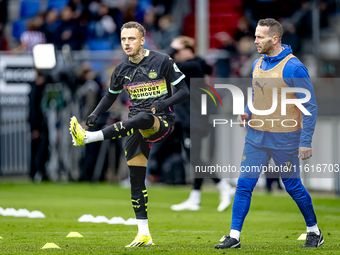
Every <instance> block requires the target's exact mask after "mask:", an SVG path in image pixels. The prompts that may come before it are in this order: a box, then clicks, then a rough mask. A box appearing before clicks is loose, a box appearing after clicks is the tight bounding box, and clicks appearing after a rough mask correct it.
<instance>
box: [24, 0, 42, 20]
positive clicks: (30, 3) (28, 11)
mask: <svg viewBox="0 0 340 255" xmlns="http://www.w3.org/2000/svg"><path fill="white" fill-rule="evenodd" d="M39 11H40V0H23V1H21V3H20V18H21V19H27V18H32V17H34V16H35V15H37V14H38V13H39Z"/></svg>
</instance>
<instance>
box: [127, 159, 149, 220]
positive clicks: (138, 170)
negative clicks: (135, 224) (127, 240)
mask: <svg viewBox="0 0 340 255" xmlns="http://www.w3.org/2000/svg"><path fill="white" fill-rule="evenodd" d="M129 169H130V183H131V201H132V207H133V209H134V210H135V214H136V219H147V218H148V213H147V206H148V193H147V191H146V187H145V175H146V167H145V166H129Z"/></svg>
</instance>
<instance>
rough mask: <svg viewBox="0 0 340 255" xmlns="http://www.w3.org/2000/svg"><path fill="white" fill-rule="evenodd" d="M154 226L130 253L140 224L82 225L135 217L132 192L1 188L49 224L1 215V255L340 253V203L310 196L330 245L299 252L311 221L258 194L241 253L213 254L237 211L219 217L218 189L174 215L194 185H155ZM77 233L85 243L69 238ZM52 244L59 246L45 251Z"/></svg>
mask: <svg viewBox="0 0 340 255" xmlns="http://www.w3.org/2000/svg"><path fill="white" fill-rule="evenodd" d="M148 194H149V207H148V211H149V226H150V231H151V235H152V238H153V241H154V243H155V244H156V245H155V246H152V247H142V248H137V249H131V248H130V249H128V248H125V247H124V246H125V245H127V244H129V243H130V242H131V241H132V240H133V239H134V237H135V235H136V233H137V226H126V225H109V224H107V223H97V224H96V223H79V222H78V221H77V219H78V218H79V217H80V216H81V215H83V214H92V215H93V216H97V215H104V216H106V217H107V218H109V219H110V218H112V217H114V216H120V217H123V218H124V219H125V220H126V219H128V218H133V217H134V213H133V209H132V206H131V204H130V191H129V189H123V188H121V187H119V186H116V185H111V184H106V183H103V184H88V183H71V184H53V183H42V184H39V185H36V184H31V183H24V184H3V183H1V184H0V206H1V207H2V208H8V207H13V208H15V209H19V208H26V209H28V210H29V211H33V210H39V211H41V212H42V213H44V214H45V215H46V218H45V219H29V218H16V217H11V216H0V236H1V237H2V239H0V254H50V253H52V254H136V253H138V254H339V253H340V250H339V248H340V200H339V199H337V198H335V197H334V196H332V195H318V194H312V199H313V203H314V206H315V211H316V214H317V217H318V224H319V227H320V228H321V230H322V231H323V234H324V238H325V243H324V244H323V245H322V246H321V247H319V248H317V249H307V250H306V249H301V248H300V246H301V245H303V243H304V241H300V240H297V238H298V237H299V236H300V234H302V233H304V232H305V224H304V220H303V218H302V215H301V214H300V212H299V210H298V208H297V206H296V204H295V203H294V201H293V200H292V199H291V198H290V197H289V196H288V195H287V194H286V193H278V194H273V195H267V194H264V193H261V192H254V194H253V199H252V204H251V207H250V212H249V214H248V216H247V218H246V221H245V224H244V228H243V232H242V234H241V245H242V249H240V250H215V249H214V246H215V244H217V243H219V239H220V238H221V237H222V236H223V235H224V234H228V233H229V227H230V222H231V208H228V209H227V210H226V211H224V212H221V213H220V212H217V210H216V208H217V206H218V202H219V201H218V192H217V190H216V189H213V188H205V189H203V194H202V207H201V210H200V211H197V212H188V211H185V212H173V211H171V210H170V205H171V204H174V203H179V202H182V201H183V200H185V199H186V198H187V197H188V194H189V187H169V186H151V187H149V188H148ZM71 231H77V232H79V233H80V234H82V235H83V236H84V237H83V238H66V236H67V234H68V233H69V232H71ZM46 243H55V244H57V245H58V246H59V247H60V249H48V250H42V249H41V247H43V246H44V245H45V244H46Z"/></svg>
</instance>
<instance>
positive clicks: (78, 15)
mask: <svg viewBox="0 0 340 255" xmlns="http://www.w3.org/2000/svg"><path fill="white" fill-rule="evenodd" d="M68 6H70V7H71V9H72V11H73V18H74V19H76V20H81V19H83V18H84V13H85V5H84V3H82V0H70V2H69V4H68Z"/></svg>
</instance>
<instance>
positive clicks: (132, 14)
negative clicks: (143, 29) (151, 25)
mask: <svg viewBox="0 0 340 255" xmlns="http://www.w3.org/2000/svg"><path fill="white" fill-rule="evenodd" d="M124 20H125V22H129V21H137V22H138V23H143V11H142V9H141V8H140V6H139V5H138V1H137V0H128V2H127V5H126V9H125V16H124Z"/></svg>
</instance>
